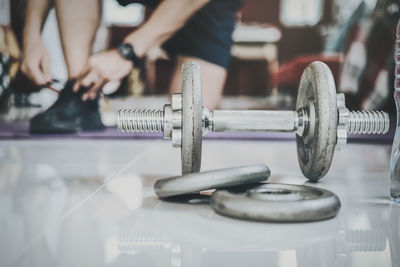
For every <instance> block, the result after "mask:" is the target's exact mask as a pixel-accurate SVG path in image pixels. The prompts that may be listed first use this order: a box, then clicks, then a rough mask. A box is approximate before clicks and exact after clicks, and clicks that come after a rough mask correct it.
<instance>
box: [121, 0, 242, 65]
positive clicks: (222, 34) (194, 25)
mask: <svg viewBox="0 0 400 267" xmlns="http://www.w3.org/2000/svg"><path fill="white" fill-rule="evenodd" d="M117 1H118V2H119V4H121V5H124V6H125V5H128V4H131V3H141V4H144V5H146V6H152V7H155V6H157V5H158V4H159V3H160V2H161V0H117ZM243 1H244V0H211V1H210V2H209V3H208V4H207V5H206V6H204V7H203V8H202V9H200V10H199V11H197V12H196V14H194V15H193V17H192V18H190V19H189V21H188V22H187V23H186V24H185V26H184V27H183V28H182V29H180V30H179V31H177V32H176V33H175V34H174V35H173V36H172V37H171V38H170V39H168V40H167V41H166V42H165V43H164V44H163V45H162V48H163V49H164V50H165V51H166V52H167V53H168V55H169V56H170V57H172V58H175V57H176V56H178V55H182V56H192V57H197V58H201V59H203V60H205V61H208V62H211V63H214V64H217V65H219V66H222V67H224V68H227V67H228V63H229V59H230V54H231V53H230V50H231V46H232V43H233V40H232V32H233V30H234V28H235V23H236V13H237V11H238V10H239V9H240V8H241V6H242V5H243Z"/></svg>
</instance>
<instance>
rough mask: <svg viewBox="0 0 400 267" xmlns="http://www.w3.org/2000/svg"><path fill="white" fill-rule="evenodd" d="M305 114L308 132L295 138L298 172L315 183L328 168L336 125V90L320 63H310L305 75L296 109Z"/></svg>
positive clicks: (333, 82) (326, 69)
mask: <svg viewBox="0 0 400 267" xmlns="http://www.w3.org/2000/svg"><path fill="white" fill-rule="evenodd" d="M300 108H305V109H307V111H308V122H309V125H308V129H306V131H305V133H304V135H303V136H302V137H300V136H298V135H297V136H296V142H297V154H298V158H299V164H300V168H301V170H302V172H303V174H304V176H306V177H307V178H308V179H310V180H312V181H318V179H320V178H321V177H323V176H324V175H325V174H326V173H327V172H328V170H329V167H330V166H331V162H332V158H333V154H334V150H335V145H336V133H337V123H338V111H337V104H336V87H335V81H334V79H333V75H332V72H331V71H330V69H329V67H328V66H327V65H326V64H325V63H322V62H318V61H317V62H313V63H311V64H310V65H309V66H308V67H307V68H306V69H305V71H304V73H303V75H302V77H301V81H300V86H299V92H298V95H297V103H296V109H297V110H298V109H300Z"/></svg>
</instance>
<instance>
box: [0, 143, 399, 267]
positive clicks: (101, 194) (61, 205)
mask: <svg viewBox="0 0 400 267" xmlns="http://www.w3.org/2000/svg"><path fill="white" fill-rule="evenodd" d="M389 149H390V148H389V147H388V146H382V145H379V146H378V145H354V144H353V145H352V144H350V145H348V146H346V147H345V148H344V149H343V150H342V151H341V152H338V153H337V154H336V156H335V158H334V162H333V166H332V168H331V170H330V172H329V174H328V175H327V176H326V177H325V178H324V179H322V180H321V182H320V183H318V184H316V186H319V187H322V188H327V189H329V190H331V191H333V192H335V193H336V194H337V195H338V196H339V197H340V200H341V203H342V208H341V210H340V212H339V214H338V216H337V217H335V218H334V219H331V220H327V221H322V222H313V223H298V224H278V223H256V222H248V221H242V220H235V219H230V218H226V217H222V216H220V215H217V214H215V213H214V212H213V210H212V209H211V208H210V207H209V206H208V205H201V204H198V205H189V204H178V203H170V202H168V203H167V202H162V201H160V200H159V199H158V198H157V197H156V196H155V194H154V192H153V189H152V187H153V184H154V182H155V181H156V180H157V179H159V178H162V177H168V176H173V175H177V174H179V168H180V166H179V161H180V154H179V151H178V150H176V149H174V148H172V147H171V144H170V142H165V141H162V140H157V141H155V140H132V141H129V140H120V141H112V140H109V141H107V140H65V139H56V140H54V139H53V140H46V141H40V140H36V141H35V140H32V141H2V142H0V229H1V230H0V231H1V235H0V236H1V238H0V266H40V267H43V266H146V267H147V266H193V267H196V266H400V205H396V204H392V203H390V201H389V200H388V162H389ZM253 163H266V164H267V165H269V167H270V168H271V171H272V176H271V178H270V181H272V182H285V183H295V184H302V183H305V182H306V180H305V179H304V178H302V175H301V173H300V170H299V167H298V164H297V155H296V149H295V144H294V142H289V141H288V142H261V141H237V140H236V141H234V140H232V141H226V140H225V141H221V140H219V141H216V140H206V141H205V142H204V152H203V164H202V166H203V170H208V169H214V168H222V167H229V166H237V165H245V164H253Z"/></svg>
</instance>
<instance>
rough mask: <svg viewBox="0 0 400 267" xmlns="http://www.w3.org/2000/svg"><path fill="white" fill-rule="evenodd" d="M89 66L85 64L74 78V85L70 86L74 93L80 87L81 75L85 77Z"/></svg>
mask: <svg viewBox="0 0 400 267" xmlns="http://www.w3.org/2000/svg"><path fill="white" fill-rule="evenodd" d="M90 70H91V69H90V68H89V67H88V66H87V67H86V68H85V69H84V70H83V71H82V72H81V74H80V75H79V77H78V79H77V80H76V82H75V84H74V87H72V91H74V92H75V93H76V92H78V91H79V88H80V87H81V81H82V79H83V77H85V76H86V75H87V74H88V73H89V72H90Z"/></svg>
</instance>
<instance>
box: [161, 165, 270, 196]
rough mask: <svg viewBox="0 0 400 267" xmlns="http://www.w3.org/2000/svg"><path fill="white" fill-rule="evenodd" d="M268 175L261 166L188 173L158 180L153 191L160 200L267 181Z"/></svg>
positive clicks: (265, 168)
mask: <svg viewBox="0 0 400 267" xmlns="http://www.w3.org/2000/svg"><path fill="white" fill-rule="evenodd" d="M270 174H271V172H270V170H269V168H268V167H267V166H266V165H263V164H259V165H251V166H243V167H234V168H227V169H219V170H212V171H207V172H201V173H190V174H186V175H183V176H177V177H171V178H167V179H161V180H158V181H157V182H156V183H155V185H154V191H155V193H156V194H157V196H159V197H161V198H163V197H171V196H178V195H185V194H191V193H198V192H200V191H204V190H209V189H217V188H226V187H232V186H238V185H245V184H254V183H259V182H261V181H265V180H267V179H268V178H269V176H270Z"/></svg>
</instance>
